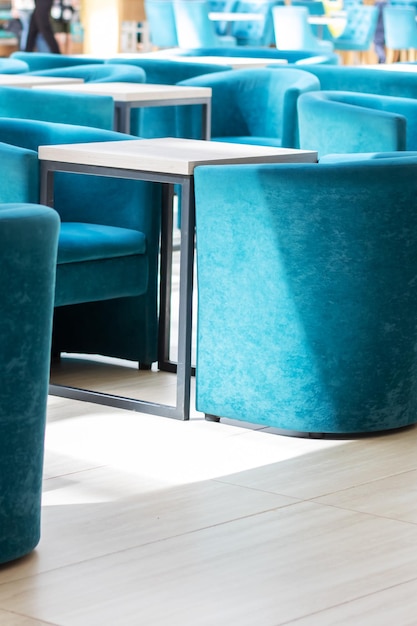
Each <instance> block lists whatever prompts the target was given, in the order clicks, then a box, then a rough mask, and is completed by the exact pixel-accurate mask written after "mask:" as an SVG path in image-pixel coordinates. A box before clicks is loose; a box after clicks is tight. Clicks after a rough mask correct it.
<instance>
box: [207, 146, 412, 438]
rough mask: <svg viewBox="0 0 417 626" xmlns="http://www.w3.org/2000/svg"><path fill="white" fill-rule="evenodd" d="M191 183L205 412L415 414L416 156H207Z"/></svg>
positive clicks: (352, 426)
mask: <svg viewBox="0 0 417 626" xmlns="http://www.w3.org/2000/svg"><path fill="white" fill-rule="evenodd" d="M195 193H196V220H197V226H196V228H197V271H198V324H197V364H196V375H197V379H196V404H197V409H198V410H199V411H202V412H203V413H205V414H206V415H207V416H217V418H218V417H227V418H232V419H236V420H243V421H247V422H253V423H256V424H260V425H262V426H269V427H275V428H279V429H286V430H287V431H293V432H294V431H295V432H298V433H301V432H302V433H318V434H320V433H324V434H325V433H333V434H336V433H369V432H375V431H385V430H389V429H395V428H398V427H402V426H407V425H409V424H413V423H415V422H416V421H417V396H416V394H415V388H416V383H417V381H416V377H417V368H416V353H415V345H416V341H417V327H416V310H417V289H416V288H415V277H416V274H417V254H416V250H417V212H416V211H413V210H412V207H413V206H414V205H415V199H416V197H417V159H416V158H414V159H409V158H407V159H401V158H398V159H379V160H378V161H376V160H375V161H369V162H360V163H356V164H350V163H349V164H348V163H338V164H328V165H325V164H322V165H321V164H319V165H315V164H292V165H285V164H279V165H246V166H239V165H235V166H223V167H218V166H212V167H210V166H203V167H197V168H196V170H195ZM259 242H262V243H259ZM213 419H215V418H213Z"/></svg>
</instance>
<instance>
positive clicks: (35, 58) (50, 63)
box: [10, 50, 104, 72]
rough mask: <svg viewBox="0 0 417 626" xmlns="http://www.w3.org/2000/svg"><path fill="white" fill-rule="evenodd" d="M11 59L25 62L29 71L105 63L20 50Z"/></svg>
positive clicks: (65, 55) (97, 59) (91, 59)
mask: <svg viewBox="0 0 417 626" xmlns="http://www.w3.org/2000/svg"><path fill="white" fill-rule="evenodd" d="M10 58H11V59H16V60H20V61H23V62H24V63H26V64H27V65H28V66H29V71H31V72H35V71H37V70H48V69H52V68H53V67H69V66H70V65H91V64H92V63H104V59H100V58H94V57H82V56H76V55H71V54H52V53H50V52H24V51H23V50H20V51H18V52H13V53H12V54H11V55H10Z"/></svg>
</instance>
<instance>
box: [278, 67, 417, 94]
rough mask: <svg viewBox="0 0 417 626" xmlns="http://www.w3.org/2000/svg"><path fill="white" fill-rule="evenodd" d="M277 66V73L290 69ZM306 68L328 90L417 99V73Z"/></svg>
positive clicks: (347, 68)
mask: <svg viewBox="0 0 417 626" xmlns="http://www.w3.org/2000/svg"><path fill="white" fill-rule="evenodd" d="M275 67H276V69H277V70H278V69H282V70H286V69H287V67H288V66H286V65H280V66H278V65H276V66H275ZM289 67H291V66H289ZM302 69H303V70H305V71H306V72H311V73H312V74H314V75H315V76H317V78H318V79H319V81H320V86H321V89H322V90H324V91H354V92H357V93H373V94H379V95H384V96H396V97H401V98H415V99H417V73H416V72H412V71H401V72H397V71H396V72H394V71H390V70H389V69H388V68H387V69H386V70H385V69H383V68H381V69H375V68H370V67H366V66H363V65H361V66H347V65H336V66H335V65H323V64H321V65H317V64H313V65H305V67H303V68H302ZM404 69H405V70H406V69H407V68H406V67H405V68H404Z"/></svg>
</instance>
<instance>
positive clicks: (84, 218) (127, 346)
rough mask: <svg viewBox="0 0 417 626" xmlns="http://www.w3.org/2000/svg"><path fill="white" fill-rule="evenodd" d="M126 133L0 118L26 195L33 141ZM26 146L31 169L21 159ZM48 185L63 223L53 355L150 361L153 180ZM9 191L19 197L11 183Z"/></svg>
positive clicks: (153, 338)
mask: <svg viewBox="0 0 417 626" xmlns="http://www.w3.org/2000/svg"><path fill="white" fill-rule="evenodd" d="M132 139H135V138H134V137H131V136H130V135H124V134H121V133H116V132H112V131H105V130H100V129H93V128H88V127H86V126H85V127H84V126H75V125H66V124H53V123H48V122H39V121H32V120H16V119H6V118H0V141H2V142H4V143H7V144H13V145H15V146H19V147H20V149H23V150H22V157H21V166H20V167H21V171H20V174H19V176H20V177H21V178H24V176H25V175H26V177H27V183H26V188H27V189H29V190H30V191H31V196H30V198H31V200H32V201H33V189H34V188H36V192H37V194H38V193H39V178H38V171H36V172H35V173H34V172H33V167H32V165H33V158H37V149H38V146H39V145H49V144H65V143H85V142H90V141H120V140H132ZM6 148H7V150H9V151H10V150H11V148H10V147H6ZM15 150H17V148H15ZM28 152H33V155H32V158H31V160H30V165H31V168H30V169H29V168H27V167H25V166H24V163H23V157H24V156H25V155H26V154H27V153H28ZM5 154H8V152H5ZM0 155H1V156H2V144H0ZM26 158H27V159H29V157H26ZM2 161H3V159H2ZM16 176H17V174H16ZM54 189H55V193H54V208H55V209H56V211H57V212H58V213H59V216H60V218H61V222H62V224H61V232H60V240H59V249H58V266H57V273H56V290H55V307H56V308H55V315H54V332H53V350H54V353H55V354H57V353H60V352H79V353H84V354H102V355H106V356H113V357H120V358H125V359H130V360H132V361H137V362H139V363H140V364H141V366H149V365H150V364H151V363H153V362H154V361H156V360H157V331H158V314H157V293H158V252H159V234H160V210H161V193H160V192H161V189H160V185H159V184H156V183H151V182H144V181H134V180H127V179H116V178H106V177H99V176H92V175H89V176H85V175H84V176H83V175H79V174H64V173H57V174H56V175H55V185H54ZM14 190H15V192H16V191H19V193H20V197H21V195H22V193H23V192H22V191H21V190H19V189H18V184H17V182H16V183H15V184H14ZM2 193H3V192H2V191H0V199H1V196H2ZM9 195H11V194H9ZM37 197H38V195H37Z"/></svg>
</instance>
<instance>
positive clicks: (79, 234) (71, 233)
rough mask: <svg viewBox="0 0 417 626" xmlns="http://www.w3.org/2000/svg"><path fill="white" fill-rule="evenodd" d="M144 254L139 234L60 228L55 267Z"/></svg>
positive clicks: (97, 226)
mask: <svg viewBox="0 0 417 626" xmlns="http://www.w3.org/2000/svg"><path fill="white" fill-rule="evenodd" d="M145 252H146V236H145V235H144V234H143V233H142V232H140V231H138V230H132V229H129V228H119V227H116V226H105V225H103V224H84V223H81V222H63V223H62V224H61V232H60V235H59V245H58V265H59V264H61V263H78V262H81V261H92V260H96V259H108V258H114V257H122V256H130V255H133V254H145Z"/></svg>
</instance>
